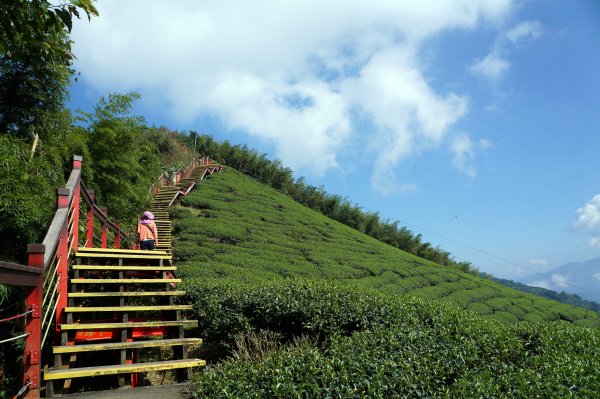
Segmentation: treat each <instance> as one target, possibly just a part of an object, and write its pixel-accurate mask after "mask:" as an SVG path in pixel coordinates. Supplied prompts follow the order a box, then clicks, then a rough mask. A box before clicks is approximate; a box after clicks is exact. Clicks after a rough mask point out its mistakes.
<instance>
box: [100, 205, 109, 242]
mask: <svg viewBox="0 0 600 399" xmlns="http://www.w3.org/2000/svg"><path fill="white" fill-rule="evenodd" d="M100 212H102V214H103V215H104V217H105V221H103V222H102V230H101V232H100V248H107V247H108V235H107V231H108V224H107V222H106V221H107V220H108V208H106V207H102V208H100Z"/></svg>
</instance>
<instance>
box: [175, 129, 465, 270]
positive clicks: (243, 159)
mask: <svg viewBox="0 0 600 399" xmlns="http://www.w3.org/2000/svg"><path fill="white" fill-rule="evenodd" d="M182 140H184V141H185V142H186V143H187V144H188V145H189V146H194V148H196V149H197V151H198V152H199V153H200V154H203V155H208V156H210V157H211V158H213V159H215V160H217V161H219V162H222V163H224V164H226V165H229V166H231V167H233V168H235V169H237V170H239V171H240V172H242V173H244V174H247V175H249V176H252V177H254V178H256V179H257V180H259V181H260V182H262V183H265V184H267V185H270V186H271V187H273V188H275V189H277V190H279V191H281V192H284V193H286V194H288V195H289V196H290V197H292V198H293V199H295V200H296V201H298V202H299V203H301V204H303V205H306V206H307V207H309V208H311V209H313V210H316V211H318V212H321V213H322V214H324V215H326V216H328V217H330V218H331V219H333V220H336V221H338V222H340V223H343V224H345V225H347V226H350V227H352V228H354V229H356V230H358V231H360V232H361V233H365V234H367V235H369V236H371V237H374V238H376V239H377V240H379V241H382V242H385V243H386V244H389V245H392V246H394V247H396V248H399V249H402V250H404V251H406V252H409V253H411V254H413V255H417V256H419V257H422V258H424V259H428V260H430V261H433V262H435V263H439V264H442V265H446V266H449V267H452V268H455V269H457V270H461V271H463V272H467V273H472V274H476V273H477V271H476V269H474V268H473V267H472V266H471V264H470V263H468V262H456V261H455V260H454V259H453V258H452V256H451V254H450V253H449V252H447V251H444V250H442V249H441V248H439V247H432V246H431V244H429V243H423V242H421V238H422V237H421V235H420V234H417V235H414V234H413V233H412V232H411V231H410V230H408V229H407V228H406V227H398V222H390V221H383V220H381V219H380V217H379V215H378V214H377V213H368V212H364V211H363V210H362V209H361V208H360V207H359V206H358V205H353V204H351V203H350V202H349V201H348V200H347V199H346V198H341V197H340V196H339V195H335V194H333V195H332V194H328V193H327V192H325V190H324V189H323V188H317V187H314V186H311V185H308V184H306V183H305V181H304V178H299V179H297V180H296V181H294V179H293V176H292V171H291V169H289V168H284V167H283V166H282V165H281V161H279V160H274V161H272V160H269V159H267V156H266V154H259V153H258V152H257V151H255V150H251V149H248V147H247V146H245V145H242V146H240V145H235V146H234V145H231V144H230V143H229V142H228V141H226V140H225V141H223V142H221V143H220V142H217V141H215V140H214V139H213V138H212V137H211V136H207V135H198V133H196V132H190V134H189V135H188V136H187V137H185V138H182Z"/></svg>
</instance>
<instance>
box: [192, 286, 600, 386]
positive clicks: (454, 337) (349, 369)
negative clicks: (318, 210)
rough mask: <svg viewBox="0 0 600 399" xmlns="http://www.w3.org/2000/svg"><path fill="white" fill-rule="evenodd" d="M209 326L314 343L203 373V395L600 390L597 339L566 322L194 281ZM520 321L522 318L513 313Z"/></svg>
mask: <svg viewBox="0 0 600 399" xmlns="http://www.w3.org/2000/svg"><path fill="white" fill-rule="evenodd" d="M186 289H187V290H188V295H189V296H190V299H191V300H193V301H194V303H195V309H196V312H197V316H198V318H199V324H200V328H201V329H202V330H203V332H204V333H206V334H207V336H208V337H219V339H221V340H222V341H221V343H222V344H224V345H229V347H232V342H233V337H234V336H235V335H237V334H240V333H241V334H247V333H248V332H249V331H252V330H254V331H257V330H261V329H262V330H265V329H266V330H271V331H274V332H277V333H279V335H280V336H282V337H283V341H282V342H283V343H285V342H293V341H294V340H293V338H294V337H296V338H297V337H299V336H302V335H305V336H306V335H308V336H312V337H313V338H312V339H310V340H302V341H301V342H300V343H299V344H290V345H282V346H281V347H280V348H279V349H278V350H275V351H273V352H270V353H268V354H267V355H266V356H265V357H263V358H262V359H260V360H258V361H254V362H252V361H248V360H235V361H234V360H229V361H226V362H224V363H221V364H220V365H218V366H213V367H208V368H207V369H206V370H203V371H199V372H197V373H196V374H195V377H194V380H193V384H192V388H191V392H190V394H191V395H192V396H193V397H202V398H242V397H243V398H327V397H329V398H364V397H371V398H396V397H409V398H412V397H440V398H458V397H461V398H481V397H515V398H532V397H540V398H541V397H548V398H551V397H552V398H553V397H568V396H573V397H581V398H592V397H594V395H595V394H596V393H597V392H600V375H599V374H598V372H597V370H599V369H600V345H599V344H600V332H598V331H595V330H589V329H584V328H579V327H575V326H573V325H570V324H568V323H565V322H556V323H517V324H508V323H502V322H496V321H493V320H488V319H484V318H482V317H480V316H478V315H476V314H472V313H468V312H464V311H462V310H461V309H459V308H458V307H456V306H455V305H451V304H444V303H437V302H433V301H427V300H423V299H418V298H411V299H401V298H398V297H395V296H392V295H382V294H379V293H376V292H372V291H370V290H361V289H354V288H352V287H346V286H340V285H335V284H325V283H321V282H308V281H301V280H292V281H289V282H284V283H278V284H267V285H265V286H263V287H256V286H254V287H253V286H251V285H242V284H237V283H236V284H232V283H225V284H221V283H217V282H205V283H200V282H199V281H195V282H189V283H188V284H187V286H186ZM510 316H512V317H514V315H512V314H510Z"/></svg>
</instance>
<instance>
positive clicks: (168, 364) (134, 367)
mask: <svg viewBox="0 0 600 399" xmlns="http://www.w3.org/2000/svg"><path fill="white" fill-rule="evenodd" d="M205 365H206V361H204V360H200V359H184V360H168V361H163V362H148V363H134V364H120V365H115V366H98V367H81V368H73V369H63V370H50V371H46V372H45V373H44V380H46V381H48V380H64V379H71V378H79V377H95V376H99V375H111V374H129V373H140V372H145V371H158V370H171V369H180V368H189V367H197V366H205Z"/></svg>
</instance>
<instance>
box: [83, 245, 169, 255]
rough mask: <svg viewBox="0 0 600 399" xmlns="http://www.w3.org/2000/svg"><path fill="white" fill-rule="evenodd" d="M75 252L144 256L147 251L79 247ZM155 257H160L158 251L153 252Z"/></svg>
mask: <svg viewBox="0 0 600 399" xmlns="http://www.w3.org/2000/svg"><path fill="white" fill-rule="evenodd" d="M77 252H93V253H111V254H130V255H132V254H144V253H146V252H148V251H144V250H140V249H114V248H87V247H79V248H77ZM154 252H155V253H156V255H161V253H160V251H154Z"/></svg>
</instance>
